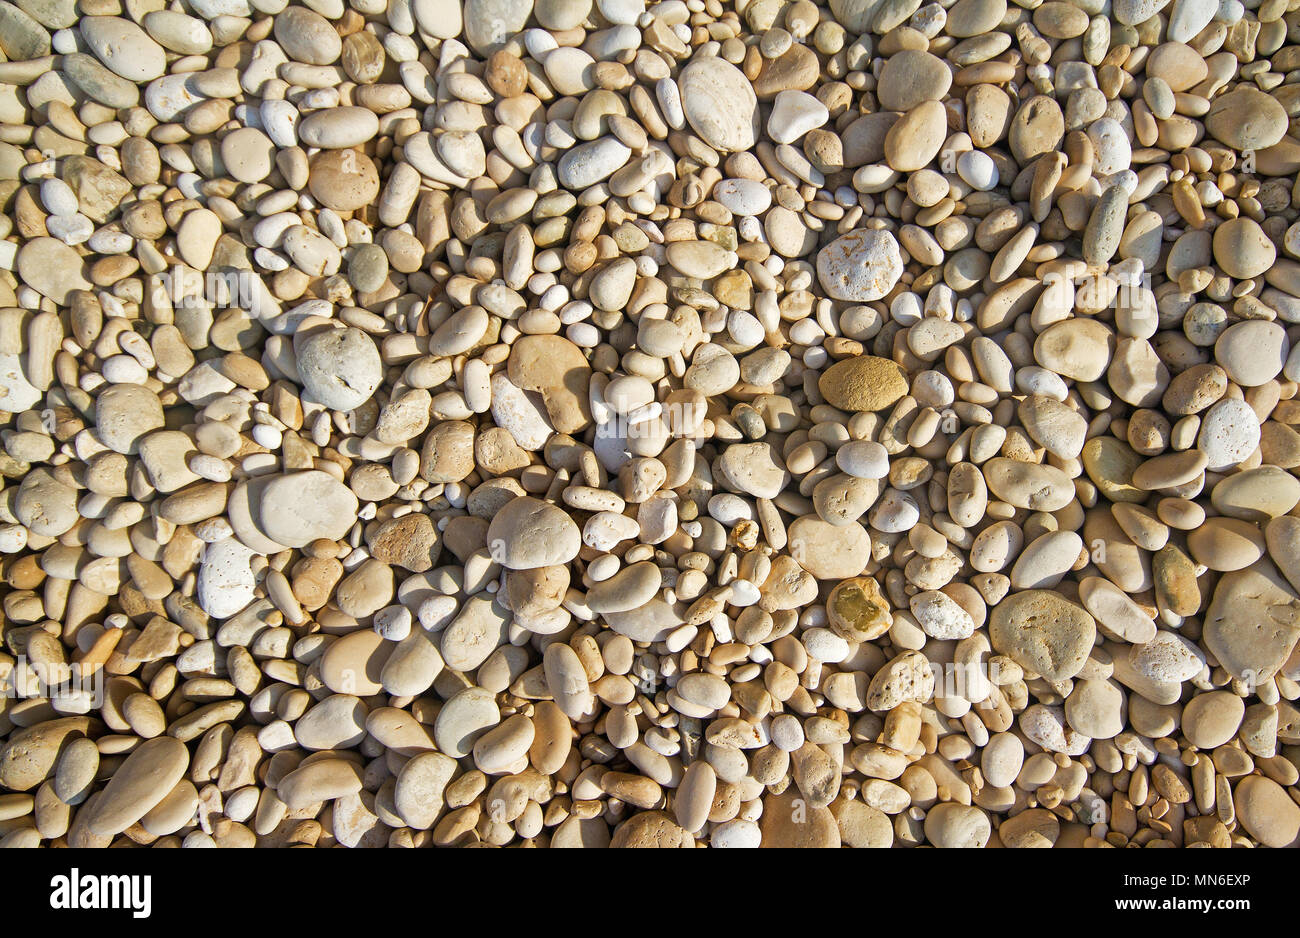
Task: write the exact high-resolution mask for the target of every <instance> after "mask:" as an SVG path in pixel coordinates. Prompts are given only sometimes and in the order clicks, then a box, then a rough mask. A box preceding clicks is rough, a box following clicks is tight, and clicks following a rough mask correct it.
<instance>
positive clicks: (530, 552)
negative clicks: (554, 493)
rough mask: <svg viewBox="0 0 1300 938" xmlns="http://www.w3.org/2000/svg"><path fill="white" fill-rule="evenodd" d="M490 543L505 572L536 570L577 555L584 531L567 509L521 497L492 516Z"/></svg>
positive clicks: (493, 556) (489, 527) (489, 547)
mask: <svg viewBox="0 0 1300 938" xmlns="http://www.w3.org/2000/svg"><path fill="white" fill-rule="evenodd" d="M487 541H488V550H489V551H490V552H491V554H492V558H493V559H494V560H495V561H496V562H497V563H499V564H501V565H502V566H503V567H505V568H506V569H508V570H533V569H536V568H538V567H550V566H555V565H557V564H565V563H568V562H569V561H571V560H572V559H573V558H574V557H576V556H578V551H579V549H580V548H581V546H582V532H581V531H580V530H579V529H578V526H577V525H576V524H574V522H573V519H572V518H570V517H569V515H568V514H567V513H566V512H565V511H564V510H562V509H560V508H557V507H556V506H555V505H551V504H548V503H547V502H543V501H540V500H539V499H536V498H532V497H529V496H522V497H519V498H516V499H514V500H513V501H511V502H508V503H507V504H506V505H505V506H504V507H503V508H501V509H500V510H499V511H498V512H497V513H496V515H494V516H493V518H492V523H491V524H490V525H489V526H488V534H487Z"/></svg>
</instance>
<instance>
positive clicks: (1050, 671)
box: [989, 590, 1096, 681]
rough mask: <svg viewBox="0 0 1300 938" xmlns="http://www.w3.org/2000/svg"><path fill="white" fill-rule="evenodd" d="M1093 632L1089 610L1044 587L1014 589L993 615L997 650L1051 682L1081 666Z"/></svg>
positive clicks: (1071, 674)
mask: <svg viewBox="0 0 1300 938" xmlns="http://www.w3.org/2000/svg"><path fill="white" fill-rule="evenodd" d="M1095 635H1096V622H1095V621H1094V620H1093V618H1092V616H1091V615H1089V614H1088V612H1087V611H1086V610H1085V609H1083V608H1082V607H1081V606H1077V605H1075V604H1074V603H1072V602H1070V601H1069V600H1067V599H1065V598H1064V597H1062V596H1060V595H1058V594H1056V593H1052V592H1048V591H1046V590H1025V591H1024V592H1020V593H1014V594H1012V595H1011V596H1008V597H1007V598H1006V599H1004V600H1002V602H1000V603H998V604H997V605H996V606H994V607H993V609H992V612H991V613H990V615H989V641H990V642H991V643H992V645H993V648H994V649H995V650H996V651H998V652H1000V653H1001V654H1005V655H1007V656H1008V657H1009V658H1011V660H1013V661H1015V662H1016V663H1017V664H1019V665H1020V666H1021V667H1023V668H1025V669H1026V670H1027V671H1032V672H1033V673H1035V674H1038V675H1041V676H1042V677H1044V678H1047V679H1048V680H1050V681H1063V680H1065V679H1066V678H1071V677H1074V675H1076V674H1078V673H1079V671H1080V670H1082V669H1083V666H1084V664H1085V663H1086V661H1087V659H1088V654H1089V652H1090V650H1091V649H1092V644H1093V638H1094V636H1095Z"/></svg>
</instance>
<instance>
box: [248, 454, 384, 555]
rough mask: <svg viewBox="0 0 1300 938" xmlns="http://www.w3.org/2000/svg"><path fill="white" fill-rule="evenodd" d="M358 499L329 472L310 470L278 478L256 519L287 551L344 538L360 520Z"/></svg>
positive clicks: (263, 494)
mask: <svg viewBox="0 0 1300 938" xmlns="http://www.w3.org/2000/svg"><path fill="white" fill-rule="evenodd" d="M359 504H360V503H359V502H358V501H357V497H356V495H354V494H353V493H352V490H351V489H349V488H348V487H347V486H346V485H344V484H343V483H342V482H340V481H339V480H338V479H336V478H334V476H332V475H330V474H329V473H328V472H323V471H321V470H319V469H309V470H307V471H306V472H293V473H288V474H286V475H279V476H276V477H275V478H274V479H271V480H270V481H269V482H267V484H266V486H265V488H263V489H262V491H261V496H260V498H259V500H258V504H257V505H256V506H255V508H254V511H255V515H254V517H255V518H256V520H257V524H258V527H259V528H261V529H262V531H263V532H264V533H265V534H266V536H267V537H269V538H271V539H272V540H274V541H277V542H279V543H281V544H283V545H284V546H285V547H305V546H306V545H308V544H310V543H311V542H312V541H314V540H318V539H320V538H325V539H327V540H331V541H337V540H340V539H341V538H343V537H344V536H345V535H346V534H347V532H348V531H349V530H350V529H351V527H352V525H353V524H354V523H355V522H356V519H357V508H358V506H359Z"/></svg>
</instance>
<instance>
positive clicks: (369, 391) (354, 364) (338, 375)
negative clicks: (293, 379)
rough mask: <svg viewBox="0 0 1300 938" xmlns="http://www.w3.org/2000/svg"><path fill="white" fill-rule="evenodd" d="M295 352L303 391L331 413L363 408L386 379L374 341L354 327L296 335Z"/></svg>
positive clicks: (326, 329)
mask: <svg viewBox="0 0 1300 938" xmlns="http://www.w3.org/2000/svg"><path fill="white" fill-rule="evenodd" d="M294 353H295V356H296V360H297V368H298V375H299V377H300V378H301V380H302V386H303V390H304V391H306V393H307V394H309V395H310V396H311V398H312V400H315V401H317V402H319V403H321V404H324V405H325V406H326V407H328V408H330V409H331V410H338V411H350V410H355V409H356V408H358V407H360V406H361V405H362V404H364V403H365V402H366V401H368V400H370V398H371V396H372V395H374V393H375V390H376V389H377V388H378V387H379V384H380V382H381V381H382V380H383V377H384V369H383V362H382V361H381V360H380V357H379V350H378V349H377V348H376V347H375V343H374V340H373V339H371V338H370V336H368V335H366V333H364V332H362V331H361V330H360V329H357V328H355V327H352V326H349V327H347V328H344V329H333V328H322V329H319V330H314V331H312V332H311V333H310V334H308V335H307V336H306V337H302V336H295V337H294Z"/></svg>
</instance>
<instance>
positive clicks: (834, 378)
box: [817, 355, 907, 412]
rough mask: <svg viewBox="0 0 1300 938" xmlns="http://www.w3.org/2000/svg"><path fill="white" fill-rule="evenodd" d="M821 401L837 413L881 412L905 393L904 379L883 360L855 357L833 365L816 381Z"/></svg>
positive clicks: (898, 370)
mask: <svg viewBox="0 0 1300 938" xmlns="http://www.w3.org/2000/svg"><path fill="white" fill-rule="evenodd" d="M817 387H818V389H819V390H820V391H821V393H822V397H824V398H825V399H826V402H827V403H828V404H830V405H831V406H832V407H837V408H839V409H840V410H846V411H857V412H871V411H877V410H883V409H884V408H886V407H889V406H891V405H892V404H894V403H895V402H897V401H898V399H899V398H901V397H902V396H903V395H905V394H906V393H907V377H906V375H905V374H904V372H903V369H902V368H900V367H899V366H898V365H897V364H895V363H894V362H892V361H890V360H889V359H887V358H879V357H877V356H874V355H859V356H857V357H855V358H846V359H844V360H843V361H839V362H836V363H835V364H834V365H832V366H831V367H829V368H827V369H826V370H825V371H824V372H822V374H821V377H820V378H819V379H818V380H817Z"/></svg>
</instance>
